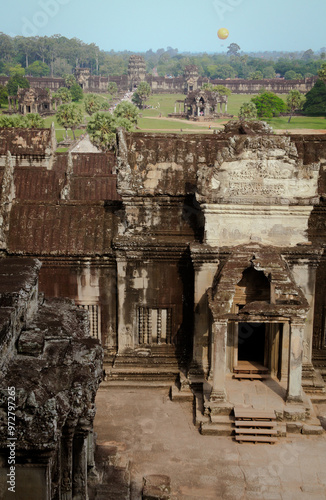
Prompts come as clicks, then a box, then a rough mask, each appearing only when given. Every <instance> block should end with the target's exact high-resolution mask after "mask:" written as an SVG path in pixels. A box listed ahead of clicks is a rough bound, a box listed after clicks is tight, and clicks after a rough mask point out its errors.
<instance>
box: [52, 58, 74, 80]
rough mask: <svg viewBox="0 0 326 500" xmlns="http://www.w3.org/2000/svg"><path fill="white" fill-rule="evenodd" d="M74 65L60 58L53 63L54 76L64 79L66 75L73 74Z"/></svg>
mask: <svg viewBox="0 0 326 500" xmlns="http://www.w3.org/2000/svg"><path fill="white" fill-rule="evenodd" d="M72 68H73V67H72V65H71V64H69V63H68V62H67V60H66V59H64V58H63V57H58V58H57V59H56V60H55V61H54V62H53V74H54V76H59V77H61V78H64V76H65V75H69V74H70V73H71V72H72Z"/></svg>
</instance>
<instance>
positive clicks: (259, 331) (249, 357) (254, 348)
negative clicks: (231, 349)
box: [238, 323, 265, 365]
mask: <svg viewBox="0 0 326 500" xmlns="http://www.w3.org/2000/svg"><path fill="white" fill-rule="evenodd" d="M264 354H265V324H264V323H239V339H238V360H239V361H256V362H257V363H260V364H262V365H263V364H264Z"/></svg>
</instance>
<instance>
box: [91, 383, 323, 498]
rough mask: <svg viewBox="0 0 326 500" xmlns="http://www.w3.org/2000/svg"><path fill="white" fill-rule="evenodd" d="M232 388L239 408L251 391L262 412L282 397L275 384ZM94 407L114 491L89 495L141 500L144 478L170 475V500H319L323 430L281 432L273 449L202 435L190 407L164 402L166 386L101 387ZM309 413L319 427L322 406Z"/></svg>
mask: <svg viewBox="0 0 326 500" xmlns="http://www.w3.org/2000/svg"><path fill="white" fill-rule="evenodd" d="M232 384H237V387H238V390H237V391H236V393H237V398H238V404H243V405H244V406H248V407H251V406H253V407H255V394H257V393H260V395H262V393H264V397H263V398H262V397H260V398H259V402H260V404H261V402H262V401H263V402H264V403H263V408H264V409H265V410H266V409H268V408H269V409H272V408H273V407H274V406H275V405H276V407H277V406H278V405H279V404H280V401H281V399H282V388H281V387H280V386H278V383H277V382H273V381H270V382H269V383H267V384H266V383H265V382H261V381H253V382H251V381H241V382H240V381H231V380H230V381H229V382H228V383H227V390H228V392H229V393H230V392H231V393H232ZM234 394H235V392H234ZM96 404H97V415H96V418H95V423H94V427H95V432H96V433H97V444H98V445H99V450H100V456H101V457H102V458H100V461H101V460H103V461H104V460H106V464H108V463H110V466H111V467H107V468H106V474H107V475H108V479H109V480H110V479H111V481H112V479H113V480H114V478H116V480H115V481H113V482H114V483H115V487H114V491H113V490H112V486H111V487H108V488H107V489H105V487H103V496H101V495H100V494H99V493H98V496H96V498H99V499H101V498H103V499H104V498H106V499H109V500H110V499H111V498H112V499H114V500H120V499H124V498H128V494H129V491H130V498H131V499H132V500H140V499H141V498H142V496H141V492H142V481H143V477H144V476H146V475H149V474H163V475H167V476H169V477H170V479H171V497H170V498H171V499H172V500H209V499H216V500H219V499H222V500H322V499H325V498H326V477H325V461H326V434H325V433H324V434H322V435H304V434H302V433H289V432H287V435H286V437H280V438H278V440H277V442H276V443H275V444H273V445H271V444H263V443H257V444H253V443H241V444H240V443H237V442H235V440H234V437H232V436H210V435H202V434H200V432H199V429H198V426H196V425H195V421H196V417H195V413H196V412H195V406H194V404H193V403H192V402H191V401H171V399H170V397H169V390H168V388H166V387H161V388H148V387H137V386H136V385H135V387H130V385H129V386H128V387H127V386H123V385H120V386H109V387H107V386H106V384H105V383H104V385H103V386H102V388H100V390H99V391H98V394H97V399H96ZM314 410H315V412H316V414H318V415H319V417H320V420H321V422H322V424H323V425H324V426H325V419H324V418H323V415H324V416H326V405H324V404H321V405H318V406H314ZM197 420H198V418H197ZM103 457H104V458H103ZM108 457H109V458H108ZM103 463H104V462H103ZM109 469H112V470H111V472H109ZM109 476H110V477H109ZM124 483H125V484H124ZM127 483H129V484H130V490H129V491H128V485H127ZM111 485H112V483H111ZM162 498H163V497H162ZM164 498H165V497H164Z"/></svg>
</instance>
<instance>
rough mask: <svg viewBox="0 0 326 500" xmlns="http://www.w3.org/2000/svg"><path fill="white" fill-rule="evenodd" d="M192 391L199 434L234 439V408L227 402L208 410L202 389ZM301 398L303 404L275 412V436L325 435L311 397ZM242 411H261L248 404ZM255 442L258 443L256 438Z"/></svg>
mask: <svg viewBox="0 0 326 500" xmlns="http://www.w3.org/2000/svg"><path fill="white" fill-rule="evenodd" d="M194 392H195V423H196V425H197V426H198V427H199V430H200V432H201V434H203V435H211V436H235V435H236V427H237V425H236V420H237V419H236V417H235V415H234V406H233V405H230V404H228V403H221V404H219V405H217V406H216V407H215V408H214V409H213V411H211V410H210V403H209V396H208V394H207V392H206V393H205V390H204V391H200V390H198V391H194ZM303 399H304V401H303V403H302V404H286V403H284V406H283V409H282V410H280V409H278V410H276V411H275V427H274V428H275V431H276V433H275V437H286V436H287V435H288V434H298V433H300V434H322V433H323V432H324V430H323V428H322V426H321V422H320V420H319V418H317V416H316V413H315V410H314V407H313V404H312V403H311V400H310V398H309V397H308V396H306V395H304V397H303ZM242 408H244V409H249V410H252V411H256V412H257V411H260V409H255V408H253V406H249V405H243V406H242ZM273 412H274V410H273ZM273 434H274V433H273ZM244 440H245V439H244ZM244 440H243V441H244ZM256 441H257V442H258V441H260V440H259V439H257V440H256ZM265 442H266V441H265Z"/></svg>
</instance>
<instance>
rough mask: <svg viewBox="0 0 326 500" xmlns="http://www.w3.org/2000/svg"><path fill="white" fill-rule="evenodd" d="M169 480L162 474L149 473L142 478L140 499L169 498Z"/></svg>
mask: <svg viewBox="0 0 326 500" xmlns="http://www.w3.org/2000/svg"><path fill="white" fill-rule="evenodd" d="M170 499H171V480H170V478H169V476H165V475H163V474H151V475H148V476H145V477H144V478H143V495H142V500H170Z"/></svg>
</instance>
